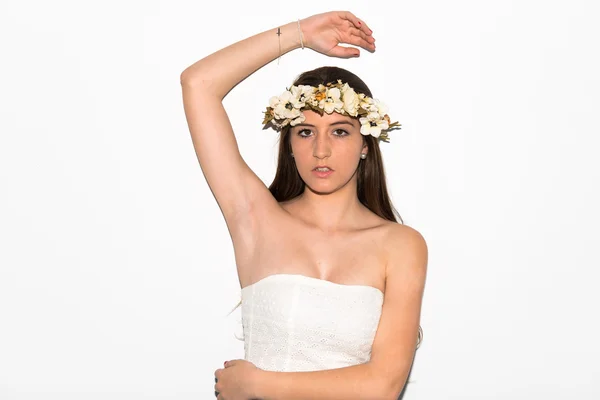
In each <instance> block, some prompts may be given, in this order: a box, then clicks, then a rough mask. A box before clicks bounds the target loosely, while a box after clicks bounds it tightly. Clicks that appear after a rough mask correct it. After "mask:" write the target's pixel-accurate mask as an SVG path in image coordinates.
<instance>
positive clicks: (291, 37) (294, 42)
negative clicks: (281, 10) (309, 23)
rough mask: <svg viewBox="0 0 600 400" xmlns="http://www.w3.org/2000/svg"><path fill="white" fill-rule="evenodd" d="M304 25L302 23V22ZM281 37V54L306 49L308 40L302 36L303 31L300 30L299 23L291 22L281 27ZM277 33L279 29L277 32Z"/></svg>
mask: <svg viewBox="0 0 600 400" xmlns="http://www.w3.org/2000/svg"><path fill="white" fill-rule="evenodd" d="M300 23H302V21H300ZM279 29H280V33H281V35H280V36H279V40H280V43H281V53H282V54H285V53H287V52H288V51H291V50H295V49H299V48H302V46H303V45H304V47H306V40H304V37H303V36H302V37H301V36H300V35H301V33H302V31H301V30H299V29H298V21H294V22H289V23H287V24H285V25H282V26H280V27H279ZM275 31H277V29H276V30H275Z"/></svg>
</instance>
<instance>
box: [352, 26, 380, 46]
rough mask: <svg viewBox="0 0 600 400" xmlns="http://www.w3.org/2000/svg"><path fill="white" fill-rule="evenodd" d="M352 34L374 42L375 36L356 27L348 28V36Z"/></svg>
mask: <svg viewBox="0 0 600 400" xmlns="http://www.w3.org/2000/svg"><path fill="white" fill-rule="evenodd" d="M352 36H355V37H359V38H361V39H363V40H364V41H365V42H367V43H375V38H374V37H373V36H371V35H367V34H366V33H364V32H363V31H361V30H359V29H356V28H352V29H350V37H352Z"/></svg>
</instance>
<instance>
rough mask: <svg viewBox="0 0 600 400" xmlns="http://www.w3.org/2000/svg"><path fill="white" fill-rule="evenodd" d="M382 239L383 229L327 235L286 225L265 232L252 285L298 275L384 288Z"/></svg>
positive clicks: (253, 262)
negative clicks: (269, 278)
mask: <svg viewBox="0 0 600 400" xmlns="http://www.w3.org/2000/svg"><path fill="white" fill-rule="evenodd" d="M383 236H384V235H383V232H382V231H381V230H380V229H368V230H360V231H349V232H336V233H327V232H322V231H320V230H318V229H316V228H313V227H309V226H306V225H304V224H301V223H297V222H294V221H284V222H282V223H280V224H277V225H276V226H272V227H270V228H269V229H266V230H265V231H264V232H263V234H262V235H261V237H260V238H259V240H258V248H257V249H255V250H256V252H255V257H253V260H252V264H253V265H252V266H251V267H250V269H251V273H250V275H252V277H249V278H248V280H249V283H252V282H254V281H257V280H259V279H261V278H263V277H265V276H268V275H270V274H275V273H291V274H294V273H295V274H303V275H307V276H312V277H315V278H319V279H325V280H329V281H332V282H336V283H341V284H366V285H371V286H375V287H379V288H383V286H384V281H385V262H386V252H385V249H384V237H383ZM246 276H249V275H248V274H246Z"/></svg>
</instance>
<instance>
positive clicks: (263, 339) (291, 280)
mask: <svg viewBox="0 0 600 400" xmlns="http://www.w3.org/2000/svg"><path fill="white" fill-rule="evenodd" d="M383 298H384V295H383V292H382V291H381V290H379V289H378V288H375V287H372V286H366V285H343V284H339V283H334V282H330V281H327V280H323V279H318V278H312V277H308V276H304V275H298V274H274V275H270V276H267V277H266V278H263V279H261V280H260V281H258V282H256V283H254V284H252V285H249V286H246V287H244V288H242V327H243V334H244V354H245V358H244V359H245V360H248V361H250V362H252V363H253V364H254V365H256V366H257V367H258V368H261V369H263V370H268V371H280V372H300V371H317V370H324V369H333V368H342V367H347V366H350V365H356V364H363V363H365V362H367V361H369V360H370V359H371V347H372V345H373V340H374V338H375V332H376V331H377V327H378V325H379V319H380V317H381V308H382V305H383Z"/></svg>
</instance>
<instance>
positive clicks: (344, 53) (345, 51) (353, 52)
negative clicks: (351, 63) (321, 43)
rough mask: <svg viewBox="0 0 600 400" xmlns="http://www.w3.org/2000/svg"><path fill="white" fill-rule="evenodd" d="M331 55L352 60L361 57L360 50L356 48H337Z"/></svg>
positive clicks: (332, 50)
mask: <svg viewBox="0 0 600 400" xmlns="http://www.w3.org/2000/svg"><path fill="white" fill-rule="evenodd" d="M329 54H330V55H332V56H334V57H339V58H352V57H359V56H360V50H359V49H357V48H355V47H344V46H335V47H334V48H333V49H331V51H330V52H329Z"/></svg>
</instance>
